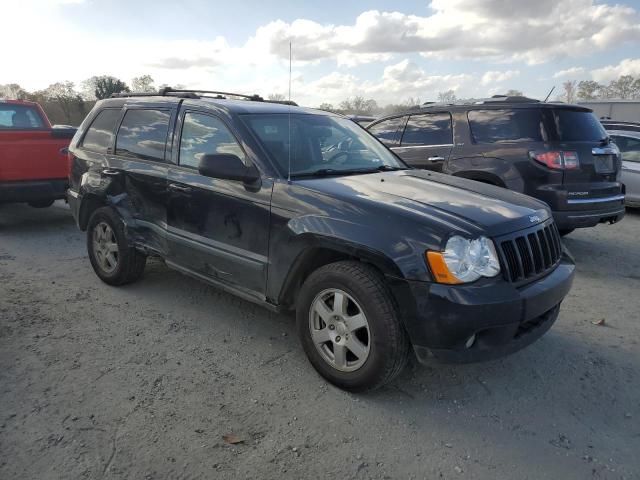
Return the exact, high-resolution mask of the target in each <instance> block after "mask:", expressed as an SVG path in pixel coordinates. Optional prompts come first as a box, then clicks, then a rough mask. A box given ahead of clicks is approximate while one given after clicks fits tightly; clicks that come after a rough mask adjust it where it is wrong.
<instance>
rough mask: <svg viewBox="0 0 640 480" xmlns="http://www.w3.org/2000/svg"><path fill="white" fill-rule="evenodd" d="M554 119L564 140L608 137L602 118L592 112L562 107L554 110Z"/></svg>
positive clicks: (559, 135)
mask: <svg viewBox="0 0 640 480" xmlns="http://www.w3.org/2000/svg"><path fill="white" fill-rule="evenodd" d="M554 119H555V123H556V129H557V131H558V139H559V140H560V141H562V142H599V141H601V140H603V139H605V138H607V132H606V131H605V129H604V127H603V126H602V125H601V124H600V120H598V118H597V117H596V116H595V115H594V114H593V113H591V112H585V111H581V110H569V109H565V108H562V109H557V110H555V111H554Z"/></svg>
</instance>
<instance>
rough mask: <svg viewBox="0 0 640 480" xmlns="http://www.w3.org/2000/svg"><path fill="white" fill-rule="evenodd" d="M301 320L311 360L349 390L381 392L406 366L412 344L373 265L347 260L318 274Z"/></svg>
mask: <svg viewBox="0 0 640 480" xmlns="http://www.w3.org/2000/svg"><path fill="white" fill-rule="evenodd" d="M296 318H297V328H298V335H299V336H300V340H301V342H302V346H303V348H304V350H305V353H306V354H307V357H308V358H309V361H310V362H311V364H312V365H313V367H314V368H315V369H316V370H317V371H318V373H320V375H322V376H323V377H324V378H325V379H327V380H328V381H329V382H331V383H333V384H334V385H336V386H338V387H340V388H342V389H344V390H348V391H351V392H361V391H366V390H373V389H375V388H378V387H381V386H382V385H384V384H386V383H389V382H390V381H391V380H393V379H394V378H395V377H396V376H397V375H398V374H399V373H400V372H401V371H402V369H403V368H404V366H405V365H406V362H407V360H408V357H409V339H408V337H407V334H406V332H405V330H404V328H403V326H402V325H401V323H400V320H399V318H398V314H397V309H396V307H395V303H394V300H393V297H392V295H391V292H390V291H389V289H388V287H387V286H386V285H385V283H384V281H383V278H382V275H380V274H379V273H378V271H377V270H375V269H374V268H372V267H370V266H368V265H365V264H362V263H360V262H355V261H344V262H337V263H332V264H329V265H325V266H324V267H321V268H319V269H318V270H316V271H315V272H313V273H312V274H311V275H310V276H309V277H308V278H307V280H306V281H305V282H304V285H303V286H302V289H301V291H300V295H299V298H298V305H297V309H296Z"/></svg>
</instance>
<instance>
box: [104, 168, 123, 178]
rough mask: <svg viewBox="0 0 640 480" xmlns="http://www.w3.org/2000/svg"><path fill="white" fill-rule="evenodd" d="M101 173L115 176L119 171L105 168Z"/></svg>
mask: <svg viewBox="0 0 640 480" xmlns="http://www.w3.org/2000/svg"><path fill="white" fill-rule="evenodd" d="M102 174H103V175H106V176H107V177H115V176H117V175H120V172H119V171H118V170H109V169H108V168H107V169H105V170H102Z"/></svg>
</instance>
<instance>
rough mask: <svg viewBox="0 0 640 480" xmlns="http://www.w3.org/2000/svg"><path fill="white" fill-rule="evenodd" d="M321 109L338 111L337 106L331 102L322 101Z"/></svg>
mask: <svg viewBox="0 0 640 480" xmlns="http://www.w3.org/2000/svg"><path fill="white" fill-rule="evenodd" d="M318 109H319V110H324V111H325V112H334V113H335V112H337V111H338V110H336V108H335V107H334V106H333V104H331V103H326V102H325V103H321V104H320V106H319V107H318Z"/></svg>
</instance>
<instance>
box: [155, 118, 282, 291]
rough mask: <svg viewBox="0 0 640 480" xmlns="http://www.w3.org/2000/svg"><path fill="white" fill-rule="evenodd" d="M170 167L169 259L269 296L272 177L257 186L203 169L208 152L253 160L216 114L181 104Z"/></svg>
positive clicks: (217, 280) (213, 278) (192, 270)
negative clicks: (202, 171)
mask: <svg viewBox="0 0 640 480" xmlns="http://www.w3.org/2000/svg"><path fill="white" fill-rule="evenodd" d="M178 130H179V132H178V134H177V135H176V137H175V139H174V148H173V163H174V165H173V166H171V167H170V168H169V184H168V188H169V206H168V210H167V229H168V238H169V242H170V246H169V249H170V253H169V259H168V260H169V262H171V263H172V264H173V266H174V267H177V268H178V269H182V270H186V271H187V272H189V273H192V274H196V275H198V276H202V277H205V278H206V279H209V280H211V281H213V282H215V283H219V284H222V285H228V286H231V287H233V288H234V289H235V290H241V291H243V292H244V293H247V294H249V295H251V296H252V297H257V298H260V299H264V293H265V289H266V278H267V259H268V245H269V217H270V200H271V189H272V185H273V184H272V181H271V180H270V179H267V178H263V179H262V181H261V184H260V185H259V186H258V187H251V188H250V187H247V186H246V185H245V184H244V183H243V182H242V181H235V180H223V179H218V178H210V177H206V176H204V175H201V174H200V173H199V172H198V164H199V161H200V159H201V158H202V156H203V155H206V154H216V153H230V154H234V155H237V156H238V157H240V159H242V160H243V161H245V162H250V159H249V158H248V156H247V154H246V153H245V151H244V149H243V148H242V147H241V145H240V143H239V142H238V140H237V139H236V137H235V136H234V134H233V133H232V131H231V129H230V128H229V127H228V126H227V125H226V124H225V123H224V122H223V121H222V120H221V119H220V118H218V117H217V116H215V115H213V114H211V113H208V112H205V111H198V110H195V109H194V110H190V109H188V108H184V107H183V109H182V111H181V112H180V116H179V127H178Z"/></svg>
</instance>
